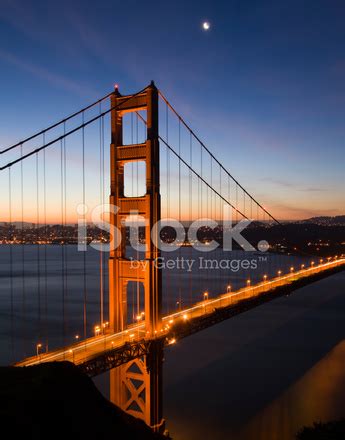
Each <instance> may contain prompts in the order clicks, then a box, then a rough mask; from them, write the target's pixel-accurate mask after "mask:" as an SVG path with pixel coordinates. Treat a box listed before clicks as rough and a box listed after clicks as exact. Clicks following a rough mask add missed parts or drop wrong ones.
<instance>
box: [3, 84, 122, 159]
mask: <svg viewBox="0 0 345 440" xmlns="http://www.w3.org/2000/svg"><path fill="white" fill-rule="evenodd" d="M114 93H115V91H113V92H110V93H108V94H107V95H105V96H103V97H102V98H100V99H98V100H97V101H95V102H93V103H92V104H89V105H88V106H86V107H84V108H82V109H81V110H79V111H77V112H75V113H73V114H71V115H70V116H67V118H64V119H61V121H58V122H56V123H55V124H52V125H50V126H49V127H47V128H44V129H43V130H41V131H39V132H38V133H35V134H33V135H32V136H29V137H27V138H26V139H23V140H21V141H20V142H17V143H16V144H14V145H11V146H10V147H7V148H5V149H3V150H2V151H0V154H4V153H7V152H8V151H11V150H13V149H14V148H17V147H19V146H21V145H23V144H25V143H26V142H29V141H31V140H32V139H35V138H37V137H38V136H40V135H42V134H46V133H47V132H48V131H50V130H52V129H53V128H56V127H58V126H59V125H61V124H65V123H66V122H67V121H69V120H70V119H73V118H75V117H76V116H78V115H80V114H81V113H83V112H85V111H86V110H89V109H90V108H92V107H94V106H95V105H97V104H99V103H100V102H102V101H104V100H105V99H107V98H109V97H110V96H111V95H113V94H114Z"/></svg>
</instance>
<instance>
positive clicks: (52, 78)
mask: <svg viewBox="0 0 345 440" xmlns="http://www.w3.org/2000/svg"><path fill="white" fill-rule="evenodd" d="M0 60H2V61H5V62H6V63H8V64H11V65H12V66H15V67H18V68H19V69H21V70H24V71H25V72H29V73H30V74H31V75H32V76H34V77H36V78H38V79H41V80H44V81H46V82H48V83H50V84H52V85H53V86H54V87H58V88H60V89H64V90H66V91H68V92H72V93H74V94H76V95H79V96H82V97H84V96H90V95H92V92H91V91H90V88H89V87H86V86H83V85H81V84H80V83H79V82H76V81H72V80H70V79H69V78H66V77H64V76H62V75H59V74H56V73H53V72H50V71H49V70H48V69H46V68H44V67H41V66H38V65H36V64H33V63H30V62H27V61H23V60H22V58H19V57H17V56H16V55H14V54H11V53H9V52H7V51H5V50H2V49H0ZM94 94H96V93H94Z"/></svg>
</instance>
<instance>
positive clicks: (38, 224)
mask: <svg viewBox="0 0 345 440" xmlns="http://www.w3.org/2000/svg"><path fill="white" fill-rule="evenodd" d="M36 262H37V310H38V336H39V340H41V337H42V328H41V327H42V322H41V261H40V199H39V169H38V153H36Z"/></svg>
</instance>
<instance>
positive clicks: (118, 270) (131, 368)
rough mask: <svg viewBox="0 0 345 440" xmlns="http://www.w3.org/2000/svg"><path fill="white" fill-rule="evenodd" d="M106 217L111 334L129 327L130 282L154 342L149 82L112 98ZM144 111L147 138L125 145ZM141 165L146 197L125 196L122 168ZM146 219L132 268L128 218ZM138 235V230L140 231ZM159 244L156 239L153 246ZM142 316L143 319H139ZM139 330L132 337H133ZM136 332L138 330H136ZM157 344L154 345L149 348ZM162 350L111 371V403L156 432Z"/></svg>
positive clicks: (157, 322)
mask: <svg viewBox="0 0 345 440" xmlns="http://www.w3.org/2000/svg"><path fill="white" fill-rule="evenodd" d="M111 107H112V109H113V110H112V112H111V138H112V140H111V146H110V167H111V169H110V175H111V194H110V204H111V205H113V206H114V207H115V209H114V210H113V212H112V213H111V214H110V225H111V231H110V233H111V236H112V237H113V238H114V237H118V238H120V237H121V244H119V245H118V241H119V240H117V242H116V241H115V242H114V243H113V245H112V246H111V249H110V257H109V323H110V328H111V329H112V331H114V332H122V331H125V330H126V329H127V328H128V311H127V297H128V293H127V287H128V283H129V282H135V283H137V288H138V289H139V284H141V286H143V290H144V310H143V311H141V310H140V317H139V319H140V323H142V322H144V328H143V329H140V332H141V336H142V337H143V338H144V337H145V338H154V337H155V335H157V333H158V332H160V329H161V303H162V281H161V271H160V270H159V269H158V268H157V265H156V264H155V263H156V259H157V258H158V257H159V256H160V253H159V250H158V249H157V248H156V246H155V244H154V242H153V241H152V240H151V231H152V227H153V225H154V224H155V223H156V222H157V221H159V220H160V212H161V206H160V193H159V184H160V178H159V177H160V176H159V141H158V90H157V88H156V87H155V85H154V84H153V83H151V84H150V86H149V87H147V88H146V89H145V90H144V91H143V92H142V93H139V94H136V95H129V96H122V95H120V93H119V92H118V90H116V92H115V94H114V95H113V96H112V98H111ZM139 111H140V112H142V111H146V126H147V137H146V141H145V142H144V143H141V144H131V145H128V144H126V145H124V144H123V116H124V115H125V114H126V113H133V112H139ZM129 162H132V163H133V162H144V163H145V166H146V178H145V183H146V192H145V194H144V195H143V196H139V195H138V194H137V195H135V196H132V197H128V196H126V195H125V188H124V186H125V181H126V177H125V165H126V164H127V163H129ZM133 214H134V215H136V216H140V217H141V218H143V219H144V220H145V255H144V258H145V265H143V264H138V263H139V262H136V263H137V264H133V260H132V259H129V258H128V256H127V252H126V251H127V250H126V239H127V235H126V224H125V222H126V219H128V217H129V216H130V215H133ZM138 232H139V231H138ZM157 242H158V241H157V240H156V243H157ZM141 314H142V316H143V319H142V317H141ZM136 332H137V331H135V332H134V333H135V334H136ZM138 332H139V330H138ZM153 345H155V344H153ZM162 350H163V349H162V347H161V346H160V347H159V346H157V347H156V348H153V349H152V350H151V352H150V354H149V355H148V356H144V357H143V358H140V359H137V360H134V361H131V362H129V363H128V364H126V365H123V366H121V367H118V368H116V369H114V370H113V371H111V372H110V378H111V400H112V402H114V403H115V404H116V405H118V406H119V407H121V408H122V409H123V410H125V411H127V412H129V413H131V414H133V415H135V416H136V417H140V418H141V419H143V420H144V421H145V422H146V423H147V424H148V425H149V426H151V427H152V428H154V429H156V430H159V431H160V430H161V429H162V427H163V428H164V423H163V419H162V398H161V394H162V383H161V382H162V374H161V370H162V356H163V354H162V353H163V351H162Z"/></svg>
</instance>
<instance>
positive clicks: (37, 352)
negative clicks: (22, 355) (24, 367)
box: [36, 344, 42, 357]
mask: <svg viewBox="0 0 345 440" xmlns="http://www.w3.org/2000/svg"><path fill="white" fill-rule="evenodd" d="M40 348H42V344H37V345H36V355H37V357H38V356H39V354H40V353H39V351H40Z"/></svg>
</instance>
